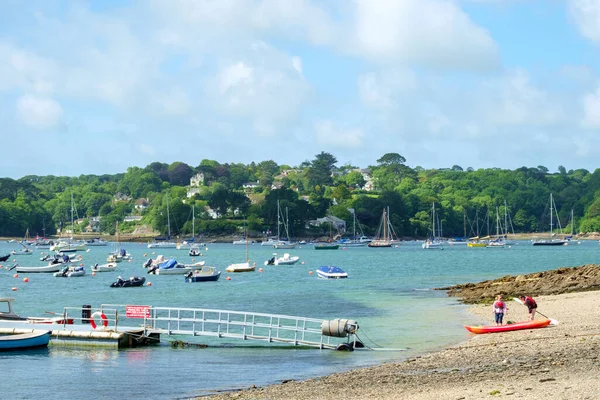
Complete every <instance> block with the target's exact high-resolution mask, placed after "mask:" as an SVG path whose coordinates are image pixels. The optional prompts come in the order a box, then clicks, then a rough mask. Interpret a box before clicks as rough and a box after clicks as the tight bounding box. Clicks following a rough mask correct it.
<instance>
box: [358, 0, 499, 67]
mask: <svg viewBox="0 0 600 400" xmlns="http://www.w3.org/2000/svg"><path fill="white" fill-rule="evenodd" d="M355 5H356V8H355V10H354V18H355V20H354V26H353V31H354V32H355V34H354V36H352V35H349V36H350V37H353V39H354V40H355V43H350V45H354V46H353V51H354V52H355V53H357V54H359V55H362V56H366V57H368V58H370V59H374V60H377V61H382V62H398V61H399V62H403V63H411V62H412V63H415V62H416V63H420V64H425V65H429V66H434V67H439V68H460V69H468V70H472V69H488V68H494V67H496V65H497V64H498V54H497V48H496V44H495V42H494V40H493V39H492V38H491V36H490V34H489V32H487V31H486V30H485V29H483V28H482V27H480V26H478V25H477V24H475V23H474V22H473V21H472V20H471V19H470V18H469V16H468V15H467V14H465V13H464V12H463V11H462V10H461V9H460V8H459V7H458V6H457V5H456V4H455V3H454V2H452V1H448V0H404V1H397V0H357V1H356V2H355ZM348 33H350V32H348Z"/></svg>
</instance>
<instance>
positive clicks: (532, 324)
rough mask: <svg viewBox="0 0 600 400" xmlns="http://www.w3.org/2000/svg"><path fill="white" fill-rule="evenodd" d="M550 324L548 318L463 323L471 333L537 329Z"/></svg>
mask: <svg viewBox="0 0 600 400" xmlns="http://www.w3.org/2000/svg"><path fill="white" fill-rule="evenodd" d="M548 325H550V320H549V319H545V320H537V321H525V322H517V323H515V324H506V325H501V326H494V325H490V326H468V325H465V328H466V329H467V330H468V331H469V332H472V333H477V334H480V333H498V332H509V331H517V330H521V329H537V328H544V327H546V326H548Z"/></svg>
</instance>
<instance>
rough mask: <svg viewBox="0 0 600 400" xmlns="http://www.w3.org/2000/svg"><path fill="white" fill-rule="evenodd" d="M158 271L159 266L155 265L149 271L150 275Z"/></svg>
mask: <svg viewBox="0 0 600 400" xmlns="http://www.w3.org/2000/svg"><path fill="white" fill-rule="evenodd" d="M157 269H158V265H154V266H152V267H150V268H149V269H148V272H147V273H148V274H153V273H154V271H156V270H157Z"/></svg>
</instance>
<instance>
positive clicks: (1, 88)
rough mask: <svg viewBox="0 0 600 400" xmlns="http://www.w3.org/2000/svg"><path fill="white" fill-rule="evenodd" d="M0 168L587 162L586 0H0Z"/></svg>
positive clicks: (590, 136)
mask: <svg viewBox="0 0 600 400" xmlns="http://www.w3.org/2000/svg"><path fill="white" fill-rule="evenodd" d="M0 149H2V150H1V152H2V155H1V156H0V176H2V177H11V178H20V177H22V176H25V175H31V174H33V175H66V176H78V175H81V174H97V175H101V174H114V173H120V172H125V171H126V170H127V168H128V167H131V166H139V167H144V166H146V165H148V164H150V163H152V162H155V161H159V162H164V163H169V164H170V163H172V162H175V161H182V162H185V163H187V164H189V165H190V166H192V167H195V166H197V165H199V164H200V162H201V160H203V159H210V160H216V161H218V162H220V163H245V164H248V163H250V162H252V161H254V162H260V161H265V160H274V161H276V162H277V163H278V164H285V165H290V166H295V165H299V164H300V163H302V162H303V161H307V160H308V161H311V160H313V159H314V158H315V156H316V155H317V154H319V153H320V152H322V151H325V152H328V153H331V154H332V155H334V156H335V157H336V159H337V160H338V164H337V165H338V166H341V165H344V164H351V165H355V166H358V167H361V168H365V167H367V166H369V165H375V164H376V160H377V159H379V158H380V157H381V156H382V155H383V154H385V153H390V152H391V153H398V154H401V155H402V156H404V157H405V158H406V164H407V165H408V166H410V167H413V168H414V167H416V166H421V167H424V168H450V167H452V166H454V165H459V166H461V167H463V168H465V169H466V168H468V167H472V168H475V169H478V168H493V167H498V168H506V169H516V168H520V167H522V166H527V167H537V166H540V165H542V166H545V167H546V168H548V169H549V171H550V172H556V171H557V170H558V167H559V166H561V165H562V166H564V167H565V168H566V169H567V170H571V169H579V168H584V169H587V170H589V171H590V172H592V171H594V170H595V169H596V167H597V165H598V160H600V0H329V1H325V0H139V1H138V0H129V1H128V0H88V1H77V0H75V1H67V0H64V1H60V0H29V1H27V2H24V1H20V0H2V1H0Z"/></svg>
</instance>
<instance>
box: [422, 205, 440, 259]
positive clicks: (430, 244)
mask: <svg viewBox="0 0 600 400" xmlns="http://www.w3.org/2000/svg"><path fill="white" fill-rule="evenodd" d="M431 222H432V224H431V228H432V235H431V238H429V239H427V240H426V241H425V243H423V244H422V245H421V247H423V248H424V249H437V250H443V249H444V246H443V244H442V241H441V240H440V239H439V238H437V237H435V202H434V203H433V205H432V206H431Z"/></svg>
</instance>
